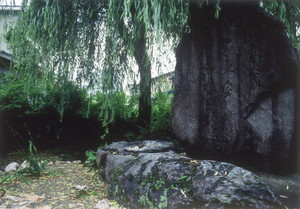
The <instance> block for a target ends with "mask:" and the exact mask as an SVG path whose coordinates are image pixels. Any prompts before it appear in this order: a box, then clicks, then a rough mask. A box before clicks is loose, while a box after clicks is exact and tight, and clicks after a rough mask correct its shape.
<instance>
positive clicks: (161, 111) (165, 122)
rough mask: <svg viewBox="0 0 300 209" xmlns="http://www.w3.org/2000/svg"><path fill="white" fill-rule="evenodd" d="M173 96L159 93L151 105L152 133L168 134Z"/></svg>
mask: <svg viewBox="0 0 300 209" xmlns="http://www.w3.org/2000/svg"><path fill="white" fill-rule="evenodd" d="M172 101H173V94H167V93H163V92H159V93H157V94H156V95H155V98H154V100H153V103H152V121H151V132H152V133H168V132H170V130H171V128H172Z"/></svg>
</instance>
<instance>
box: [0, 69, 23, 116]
mask: <svg viewBox="0 0 300 209" xmlns="http://www.w3.org/2000/svg"><path fill="white" fill-rule="evenodd" d="M28 106H29V104H28V98H27V95H26V93H25V91H24V79H20V78H16V77H14V76H13V75H12V74H7V75H1V77H0V111H12V110H16V109H25V110H26V109H28V108H29V107H28Z"/></svg>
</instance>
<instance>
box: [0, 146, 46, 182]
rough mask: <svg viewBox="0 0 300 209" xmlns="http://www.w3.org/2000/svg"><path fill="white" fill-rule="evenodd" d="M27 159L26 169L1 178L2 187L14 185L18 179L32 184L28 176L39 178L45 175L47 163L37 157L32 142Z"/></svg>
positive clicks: (20, 169)
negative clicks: (7, 184)
mask: <svg viewBox="0 0 300 209" xmlns="http://www.w3.org/2000/svg"><path fill="white" fill-rule="evenodd" d="M23 154H26V156H27V159H26V161H24V165H23V166H24V167H23V168H22V167H21V168H19V169H18V170H17V171H16V172H14V173H10V174H8V175H6V176H3V177H1V178H0V185H1V184H4V183H12V182H13V181H15V180H17V179H22V180H23V181H25V182H26V183H28V184H30V182H29V181H28V180H27V179H26V177H28V176H35V177H39V176H41V175H42V174H44V172H45V170H46V161H42V160H40V159H39V157H38V156H37V148H36V147H35V146H34V144H33V142H32V141H29V146H28V151H27V152H26V153H23Z"/></svg>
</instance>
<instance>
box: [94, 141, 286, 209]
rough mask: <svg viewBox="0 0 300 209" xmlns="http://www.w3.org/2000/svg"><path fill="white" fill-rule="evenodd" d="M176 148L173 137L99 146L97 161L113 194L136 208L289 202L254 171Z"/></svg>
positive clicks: (274, 205)
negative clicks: (171, 141)
mask: <svg viewBox="0 0 300 209" xmlns="http://www.w3.org/2000/svg"><path fill="white" fill-rule="evenodd" d="M167 147H168V149H166V148H167ZM173 147H174V146H173V145H172V143H170V142H163V141H137V142H116V143H114V144H112V145H109V146H107V147H105V148H102V149H99V150H98V152H97V165H98V167H100V168H101V171H102V175H104V177H105V179H106V180H107V182H108V186H109V192H110V194H112V195H113V196H114V198H116V199H118V200H121V201H122V203H124V204H126V206H128V207H130V208H264V209H265V208H282V207H283V205H282V203H281V202H280V201H279V200H278V199H277V198H276V197H275V195H274V193H273V191H271V190H270V188H269V187H268V186H267V185H265V184H264V183H263V182H262V181H261V180H260V179H259V178H258V177H257V176H256V175H255V174H253V173H251V172H250V171H247V170H245V169H243V168H240V167H237V166H235V165H233V164H229V163H224V162H218V161H213V160H193V159H191V158H188V157H186V156H183V155H179V154H176V153H175V152H174V151H172V150H171V149H172V148H173ZM153 150H156V151H155V152H153Z"/></svg>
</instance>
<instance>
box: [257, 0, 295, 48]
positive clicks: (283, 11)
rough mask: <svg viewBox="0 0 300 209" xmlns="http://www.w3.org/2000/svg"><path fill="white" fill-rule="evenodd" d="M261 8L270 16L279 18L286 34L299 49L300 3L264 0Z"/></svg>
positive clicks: (292, 0)
mask: <svg viewBox="0 0 300 209" xmlns="http://www.w3.org/2000/svg"><path fill="white" fill-rule="evenodd" d="M261 6H262V7H263V8H264V9H265V10H266V11H267V12H268V13H270V14H272V15H274V16H276V17H277V18H279V19H280V20H281V21H282V22H283V23H284V25H285V27H286V32H287V35H288V36H289V38H290V39H291V40H292V43H293V44H294V46H295V47H296V48H298V49H299V48H300V34H299V33H297V30H299V28H300V2H299V1H298V0H289V1H282V0H265V1H261Z"/></svg>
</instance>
